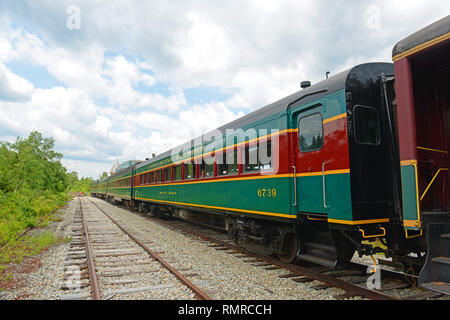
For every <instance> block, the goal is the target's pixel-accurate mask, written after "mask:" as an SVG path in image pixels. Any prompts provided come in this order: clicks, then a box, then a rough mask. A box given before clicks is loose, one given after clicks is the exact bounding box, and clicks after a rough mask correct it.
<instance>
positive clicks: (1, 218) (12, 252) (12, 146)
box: [0, 131, 92, 270]
mask: <svg viewBox="0 0 450 320" xmlns="http://www.w3.org/2000/svg"><path fill="white" fill-rule="evenodd" d="M54 145H55V141H54V139H53V138H44V137H43V136H42V134H41V133H39V132H37V131H34V132H31V133H30V135H29V136H28V137H27V138H20V137H18V138H17V139H16V141H15V142H14V143H10V142H5V141H0V248H1V250H0V270H1V269H2V266H1V265H2V264H5V263H8V262H11V261H19V260H20V259H21V257H22V256H24V255H29V254H34V253H36V252H38V251H40V250H41V249H42V248H44V247H45V246H47V245H49V244H51V243H53V242H54V237H53V235H52V234H44V235H42V234H41V235H40V236H30V237H29V236H27V235H25V232H26V231H27V230H28V229H30V228H36V227H42V226H45V225H47V224H48V223H50V222H51V221H54V220H56V219H58V217H57V214H55V211H56V209H58V208H59V207H62V206H63V205H65V203H66V202H67V201H68V200H69V199H70V196H69V195H68V193H67V192H68V191H69V189H77V188H80V190H75V191H85V192H86V191H88V190H89V185H90V183H91V181H92V179H91V178H82V179H80V180H79V179H78V174H77V173H76V172H71V173H69V174H68V173H67V170H66V168H65V167H64V166H63V165H62V164H61V162H60V160H61V158H62V154H60V153H58V152H55V151H54V150H53V148H54ZM85 186H87V188H86V187H85Z"/></svg>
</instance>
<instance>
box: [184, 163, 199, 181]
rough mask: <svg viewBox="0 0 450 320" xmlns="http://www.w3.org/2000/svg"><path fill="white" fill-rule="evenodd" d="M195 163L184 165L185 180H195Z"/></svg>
mask: <svg viewBox="0 0 450 320" xmlns="http://www.w3.org/2000/svg"><path fill="white" fill-rule="evenodd" d="M195 166H196V165H195V163H185V164H184V177H185V179H195Z"/></svg>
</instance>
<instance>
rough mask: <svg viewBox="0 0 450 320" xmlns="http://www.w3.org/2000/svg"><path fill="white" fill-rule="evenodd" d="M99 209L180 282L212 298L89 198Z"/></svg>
mask: <svg viewBox="0 0 450 320" xmlns="http://www.w3.org/2000/svg"><path fill="white" fill-rule="evenodd" d="M87 199H88V200H89V201H90V202H91V203H92V204H93V205H94V206H95V207H97V209H99V210H100V211H101V212H102V213H103V214H104V215H105V216H106V217H108V218H109V219H110V220H111V221H112V222H113V223H114V224H115V225H116V226H117V227H119V229H120V230H122V231H123V232H124V233H126V234H127V235H128V236H129V237H130V238H131V239H132V240H133V241H135V242H136V243H137V244H138V245H139V246H141V247H142V249H144V250H145V251H146V252H147V253H148V254H150V256H152V258H154V259H155V260H157V261H158V262H159V263H161V264H162V265H163V266H164V267H165V268H166V269H167V270H169V272H170V273H172V274H173V275H174V276H175V277H176V278H177V279H178V280H179V281H180V282H182V283H183V284H184V285H185V286H187V287H188V288H189V289H190V290H191V291H192V292H194V294H195V295H196V297H197V298H198V299H201V300H211V297H209V296H208V295H207V294H206V293H205V292H203V291H202V289H200V288H199V287H197V286H196V285H195V284H194V283H192V282H191V281H190V280H189V279H187V278H186V277H185V276H184V275H182V274H181V273H180V272H179V271H178V270H176V269H175V268H174V267H172V266H171V265H170V264H169V263H168V262H167V261H165V260H164V259H163V258H162V257H161V256H160V255H159V254H157V253H156V252H154V251H153V250H151V249H150V248H149V247H147V246H146V245H145V244H144V243H143V242H142V241H141V240H139V239H138V238H136V237H135V236H133V235H132V234H131V233H130V232H128V230H126V229H125V228H124V227H122V226H121V225H120V224H119V223H117V221H115V220H114V219H113V218H112V217H111V216H110V215H109V214H107V213H106V212H105V210H103V209H102V208H100V207H99V206H98V205H97V204H96V203H95V202H94V201H92V200H91V199H89V198H87Z"/></svg>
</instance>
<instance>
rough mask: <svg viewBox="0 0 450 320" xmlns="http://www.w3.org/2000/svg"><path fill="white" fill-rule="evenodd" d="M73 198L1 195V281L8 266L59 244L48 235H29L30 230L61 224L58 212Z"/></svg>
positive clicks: (62, 195) (29, 193)
mask: <svg viewBox="0 0 450 320" xmlns="http://www.w3.org/2000/svg"><path fill="white" fill-rule="evenodd" d="M69 199H70V197H69V196H68V195H67V194H65V193H59V194H51V193H48V192H44V193H43V194H36V193H34V192H32V191H28V192H22V193H8V194H0V274H1V276H0V280H1V278H3V280H4V279H5V277H7V276H8V275H7V274H5V272H4V271H5V270H6V268H7V264H9V263H11V262H14V263H20V262H21V261H22V259H23V258H24V257H26V256H31V255H36V254H38V253H39V252H41V251H42V250H43V249H44V248H47V247H49V246H51V245H53V244H55V243H57V242H58V241H62V240H59V239H56V237H55V236H54V234H53V233H51V232H48V231H43V232H37V233H35V235H28V234H27V232H28V231H29V230H31V229H36V228H42V227H45V226H48V225H49V224H50V223H51V222H54V221H60V220H61V216H60V213H58V212H57V211H56V210H57V209H58V208H61V207H62V206H64V205H65V204H66V202H67V201H68V200H69Z"/></svg>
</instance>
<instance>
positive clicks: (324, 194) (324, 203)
mask: <svg viewBox="0 0 450 320" xmlns="http://www.w3.org/2000/svg"><path fill="white" fill-rule="evenodd" d="M326 165H327V162H326V161H324V162H322V191H323V207H324V208H325V209H328V206H327V196H326V192H327V191H326V187H325V166H326Z"/></svg>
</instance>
